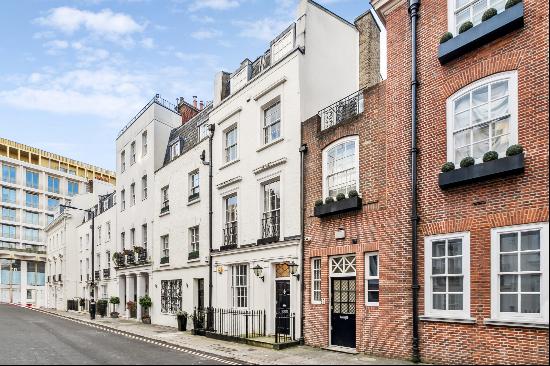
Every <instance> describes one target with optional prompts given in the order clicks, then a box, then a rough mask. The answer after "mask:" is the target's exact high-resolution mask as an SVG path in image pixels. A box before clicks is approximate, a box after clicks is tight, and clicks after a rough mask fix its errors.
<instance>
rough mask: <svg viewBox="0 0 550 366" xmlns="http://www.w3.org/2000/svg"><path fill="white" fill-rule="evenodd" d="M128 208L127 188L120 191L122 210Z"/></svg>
mask: <svg viewBox="0 0 550 366" xmlns="http://www.w3.org/2000/svg"><path fill="white" fill-rule="evenodd" d="M124 210H126V190H125V189H123V190H121V191H120V211H121V212H122V211H124Z"/></svg>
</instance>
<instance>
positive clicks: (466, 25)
mask: <svg viewBox="0 0 550 366" xmlns="http://www.w3.org/2000/svg"><path fill="white" fill-rule="evenodd" d="M473 27H474V23H472V22H470V21H469V20H468V21H467V22H464V23H462V25H461V26H460V28H458V33H464V32H466V31H467V30H468V29H470V28H473Z"/></svg>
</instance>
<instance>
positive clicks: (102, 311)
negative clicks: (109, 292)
mask: <svg viewBox="0 0 550 366" xmlns="http://www.w3.org/2000/svg"><path fill="white" fill-rule="evenodd" d="M108 305H109V302H108V301H107V300H104V299H102V300H97V313H98V314H99V315H101V317H102V318H103V317H104V316H105V315H107V307H108Z"/></svg>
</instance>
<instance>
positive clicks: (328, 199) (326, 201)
mask: <svg viewBox="0 0 550 366" xmlns="http://www.w3.org/2000/svg"><path fill="white" fill-rule="evenodd" d="M332 202H334V198H332V197H330V196H329V197H327V198H325V203H332Z"/></svg>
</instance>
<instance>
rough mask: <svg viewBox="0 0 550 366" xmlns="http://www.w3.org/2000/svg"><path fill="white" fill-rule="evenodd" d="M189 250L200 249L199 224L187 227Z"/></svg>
mask: <svg viewBox="0 0 550 366" xmlns="http://www.w3.org/2000/svg"><path fill="white" fill-rule="evenodd" d="M189 251H190V252H195V251H196V252H198V251H200V229H199V225H196V226H193V227H190V228H189Z"/></svg>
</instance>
